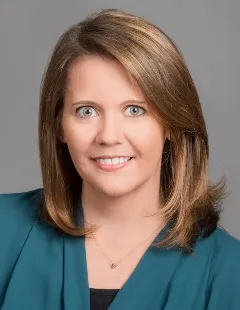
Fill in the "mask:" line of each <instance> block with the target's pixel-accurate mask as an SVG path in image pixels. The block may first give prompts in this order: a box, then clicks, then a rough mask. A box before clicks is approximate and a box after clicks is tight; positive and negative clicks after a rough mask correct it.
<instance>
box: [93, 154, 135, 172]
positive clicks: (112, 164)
mask: <svg viewBox="0 0 240 310" xmlns="http://www.w3.org/2000/svg"><path fill="white" fill-rule="evenodd" d="M133 158H134V157H121V158H120V159H115V158H114V159H109V158H108V159H98V158H96V159H95V158H93V159H92V160H93V162H94V163H95V164H96V165H97V167H99V168H100V169H102V170H105V171H116V170H119V169H121V168H123V167H127V166H128V165H129V164H130V162H131V161H132V159H133Z"/></svg>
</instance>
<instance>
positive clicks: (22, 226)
mask: <svg viewBox="0 0 240 310" xmlns="http://www.w3.org/2000/svg"><path fill="white" fill-rule="evenodd" d="M41 197H42V189H41V188H39V189H34V190H31V191H28V192H21V193H10V194H0V308H1V305H2V302H3V300H4V295H5V292H6V290H7V286H8V283H9V280H10V278H11V275H12V273H13V272H14V267H15V264H16V261H17V259H18V257H19V255H20V253H21V249H22V248H23V246H24V242H25V240H26V239H27V236H28V234H29V233H30V231H31V228H32V226H33V224H34V221H35V218H36V211H37V207H38V206H39V203H40V200H41Z"/></svg>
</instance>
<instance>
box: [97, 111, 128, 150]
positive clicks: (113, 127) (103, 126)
mask: <svg viewBox="0 0 240 310" xmlns="http://www.w3.org/2000/svg"><path fill="white" fill-rule="evenodd" d="M122 141H123V123H122V122H121V119H120V118H118V117H116V116H113V115H108V116H106V117H105V118H104V119H102V120H101V122H100V125H99V129H98V131H97V135H96V142H97V143H98V144H104V145H113V144H116V143H122Z"/></svg>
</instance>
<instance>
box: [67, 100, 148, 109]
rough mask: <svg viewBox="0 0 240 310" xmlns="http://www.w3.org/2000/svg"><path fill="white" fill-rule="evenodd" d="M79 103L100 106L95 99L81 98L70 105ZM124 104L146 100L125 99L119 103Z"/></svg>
mask: <svg viewBox="0 0 240 310" xmlns="http://www.w3.org/2000/svg"><path fill="white" fill-rule="evenodd" d="M79 104H87V105H91V104H93V105H96V106H98V107H101V104H99V103H98V102H95V101H91V100H81V101H77V102H74V103H73V104H72V106H76V105H79ZM124 104H142V105H144V104H146V101H144V100H125V101H123V102H121V103H120V106H121V105H124Z"/></svg>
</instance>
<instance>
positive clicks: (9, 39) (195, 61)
mask: <svg viewBox="0 0 240 310" xmlns="http://www.w3.org/2000/svg"><path fill="white" fill-rule="evenodd" d="M102 8H120V9H123V10H126V11H129V12H131V13H135V14H137V15H140V16H143V17H145V18H147V19H149V20H150V21H152V22H153V23H155V24H157V25H158V26H159V27H160V28H162V29H163V30H164V31H165V32H166V33H167V34H168V35H169V36H170V37H171V38H172V39H173V40H174V41H175V42H176V43H177V45H178V46H179V47H180V49H181V50H182V52H183V54H184V56H185V59H186V62H187V64H188V67H189V69H190V72H191V74H192V76H193V79H194V81H195V83H196V86H197V89H198V91H199V95H200V100H201V104H202V107H203V112H204V116H205V120H206V123H207V127H208V133H209V140H210V178H211V180H212V181H217V180H218V179H219V178H220V177H221V175H222V174H223V173H225V174H226V175H227V177H228V180H229V187H230V196H229V197H228V198H227V199H226V200H225V202H224V207H225V211H224V213H223V217H222V224H223V226H224V227H225V228H226V229H227V230H228V231H229V232H230V233H232V234H233V235H235V236H236V237H238V238H239V237H240V227H239V215H240V206H239V184H240V175H239V172H240V165H239V159H240V146H239V144H240V143H239V133H240V122H239V116H240V107H239V86H240V84H239V80H240V78H239V72H240V65H239V63H240V62H239V55H240V44H239V38H240V35H239V30H240V26H239V21H238V18H239V13H240V1H239V0H235V1H234V0H197V1H194V0H166V1H161V0H156V1H153V0H148V1H145V0H142V1H140V0H136V1H133V0H132V1H131V0H121V1H117V0H115V1H114V0H111V1H110V0H109V1H93V0H88V1H80V0H78V1H77V0H68V1H63V0H61V1H60V0H41V1H39V0H21V1H20V0H0V151H1V152H0V154H1V156H0V192H20V191H25V190H26V191H27V190H30V189H34V188H37V187H41V186H42V181H41V175H40V165H39V159H38V147H37V122H38V104H39V87H40V80H41V77H42V74H43V71H44V68H45V66H46V64H47V61H48V58H49V56H50V53H51V51H52V48H53V46H54V44H55V43H56V40H57V39H58V37H59V36H60V35H61V33H62V32H63V31H64V30H65V29H66V28H67V27H69V26H70V25H72V24H73V23H75V22H78V21H79V20H81V19H82V18H84V17H85V16H86V15H87V14H88V13H90V12H93V11H95V10H98V9H102Z"/></svg>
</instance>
